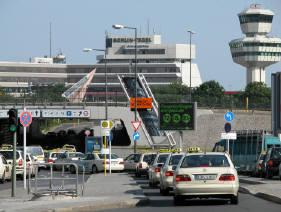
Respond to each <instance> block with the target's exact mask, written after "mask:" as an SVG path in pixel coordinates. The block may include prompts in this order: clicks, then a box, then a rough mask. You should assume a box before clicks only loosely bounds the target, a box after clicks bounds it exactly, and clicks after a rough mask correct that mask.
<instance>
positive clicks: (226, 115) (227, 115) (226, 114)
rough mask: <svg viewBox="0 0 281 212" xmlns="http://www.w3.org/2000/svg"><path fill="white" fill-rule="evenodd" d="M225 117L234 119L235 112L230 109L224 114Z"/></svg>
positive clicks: (230, 119)
mask: <svg viewBox="0 0 281 212" xmlns="http://www.w3.org/2000/svg"><path fill="white" fill-rule="evenodd" d="M224 119H225V120H226V121H232V120H233V119H234V113H232V112H230V111H228V112H226V113H225V114H224Z"/></svg>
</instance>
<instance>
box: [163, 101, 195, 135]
mask: <svg viewBox="0 0 281 212" xmlns="http://www.w3.org/2000/svg"><path fill="white" fill-rule="evenodd" d="M196 108H197V104H196V103H193V102H192V103H160V105H159V111H158V112H159V123H160V126H159V127H160V130H194V129H195V126H196Z"/></svg>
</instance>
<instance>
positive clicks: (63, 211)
mask: <svg viewBox="0 0 281 212" xmlns="http://www.w3.org/2000/svg"><path fill="white" fill-rule="evenodd" d="M148 204H149V199H148V198H143V199H140V200H138V201H137V200H127V201H126V200H124V201H120V202H116V203H109V204H108V203H93V204H88V205H83V206H70V207H67V208H53V209H51V211H52V212H68V211H71V212H73V211H84V212H88V211H89V212H90V211H100V210H108V209H118V208H134V207H141V206H147V205H148ZM42 211H46V212H47V211H50V210H42Z"/></svg>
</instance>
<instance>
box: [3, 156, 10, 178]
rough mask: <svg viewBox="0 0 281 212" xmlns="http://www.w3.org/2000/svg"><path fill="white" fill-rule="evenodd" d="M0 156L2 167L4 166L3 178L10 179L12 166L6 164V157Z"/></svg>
mask: <svg viewBox="0 0 281 212" xmlns="http://www.w3.org/2000/svg"><path fill="white" fill-rule="evenodd" d="M1 158H2V163H3V165H4V168H5V178H6V179H9V180H10V179H11V175H12V166H11V165H10V164H8V162H7V161H6V159H5V158H4V157H3V156H1Z"/></svg>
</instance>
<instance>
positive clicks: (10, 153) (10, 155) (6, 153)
mask: <svg viewBox="0 0 281 212" xmlns="http://www.w3.org/2000/svg"><path fill="white" fill-rule="evenodd" d="M0 153H1V154H2V155H4V157H5V158H6V159H7V160H13V151H5V150H4V151H3V150H2V151H0ZM16 157H17V159H19V157H20V154H19V153H18V152H17V154H16Z"/></svg>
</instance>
